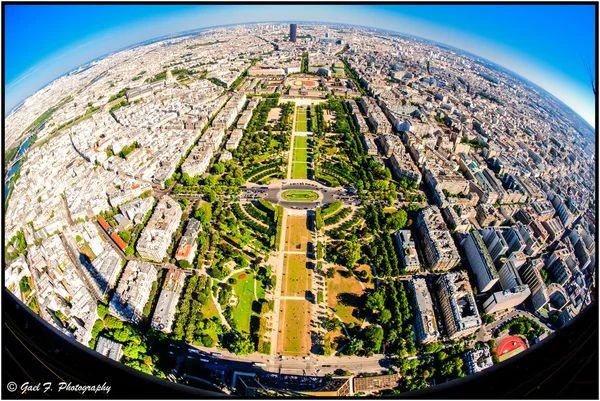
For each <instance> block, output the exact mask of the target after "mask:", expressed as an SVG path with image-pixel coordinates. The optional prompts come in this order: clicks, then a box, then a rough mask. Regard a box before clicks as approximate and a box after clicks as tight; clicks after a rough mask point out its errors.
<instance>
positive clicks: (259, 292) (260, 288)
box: [256, 281, 266, 299]
mask: <svg viewBox="0 0 600 401" xmlns="http://www.w3.org/2000/svg"><path fill="white" fill-rule="evenodd" d="M265 296H266V291H265V285H264V284H263V282H262V281H257V282H256V298H258V299H265Z"/></svg>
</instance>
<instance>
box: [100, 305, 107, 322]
mask: <svg viewBox="0 0 600 401" xmlns="http://www.w3.org/2000/svg"><path fill="white" fill-rule="evenodd" d="M106 315H108V307H107V306H106V305H104V304H98V316H100V319H104V318H105V317H106Z"/></svg>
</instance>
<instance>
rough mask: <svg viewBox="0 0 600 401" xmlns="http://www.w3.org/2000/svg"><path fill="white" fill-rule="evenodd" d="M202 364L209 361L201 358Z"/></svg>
mask: <svg viewBox="0 0 600 401" xmlns="http://www.w3.org/2000/svg"><path fill="white" fill-rule="evenodd" d="M200 362H204V363H208V362H209V361H208V359H204V358H200Z"/></svg>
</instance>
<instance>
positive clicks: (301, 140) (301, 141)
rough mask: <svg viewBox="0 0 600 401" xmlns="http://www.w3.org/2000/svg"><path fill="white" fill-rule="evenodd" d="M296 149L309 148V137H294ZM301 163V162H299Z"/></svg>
mask: <svg viewBox="0 0 600 401" xmlns="http://www.w3.org/2000/svg"><path fill="white" fill-rule="evenodd" d="M296 148H308V137H307V136H295V137H294V149H296ZM298 161H300V160H298Z"/></svg>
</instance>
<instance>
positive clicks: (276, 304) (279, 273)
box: [270, 209, 288, 355]
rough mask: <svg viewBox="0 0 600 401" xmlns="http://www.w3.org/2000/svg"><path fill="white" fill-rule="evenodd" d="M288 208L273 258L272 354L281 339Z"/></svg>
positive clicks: (284, 210) (274, 352)
mask: <svg viewBox="0 0 600 401" xmlns="http://www.w3.org/2000/svg"><path fill="white" fill-rule="evenodd" d="M287 215H288V213H287V210H286V209H283V218H282V220H283V221H282V227H281V238H280V241H279V250H278V251H277V253H276V256H275V258H274V260H273V269H274V271H275V277H276V278H277V280H276V281H277V282H276V285H275V288H274V290H273V312H272V313H273V320H272V324H271V331H270V334H271V355H276V354H277V347H278V340H279V311H280V310H281V289H282V288H283V286H282V284H283V258H284V255H283V251H284V249H285V237H286V231H287Z"/></svg>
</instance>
